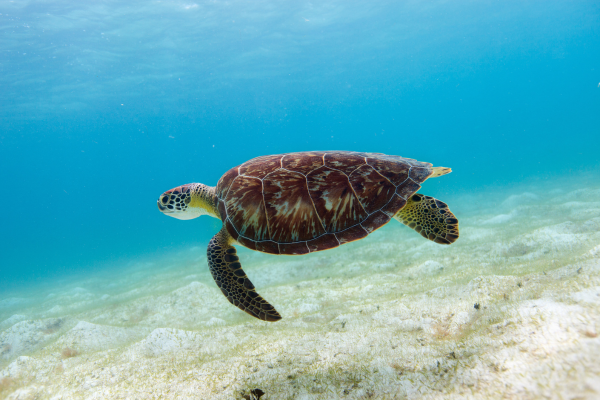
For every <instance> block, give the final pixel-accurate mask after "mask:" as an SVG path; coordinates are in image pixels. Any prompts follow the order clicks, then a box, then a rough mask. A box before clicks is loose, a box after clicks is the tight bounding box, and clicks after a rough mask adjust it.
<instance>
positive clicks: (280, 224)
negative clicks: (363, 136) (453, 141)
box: [216, 151, 433, 254]
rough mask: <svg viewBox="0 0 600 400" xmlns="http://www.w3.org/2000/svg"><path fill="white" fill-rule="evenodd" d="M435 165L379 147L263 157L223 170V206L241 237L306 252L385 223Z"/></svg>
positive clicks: (266, 247) (258, 246) (282, 250)
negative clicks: (381, 150) (390, 153)
mask: <svg viewBox="0 0 600 400" xmlns="http://www.w3.org/2000/svg"><path fill="white" fill-rule="evenodd" d="M432 173H433V169H432V167H431V164H429V163H423V162H419V161H415V160H412V159H410V158H403V157H399V156H388V155H385V154H379V153H356V152H349V151H327V152H324V151H311V152H301V153H288V154H278V155H272V156H263V157H257V158H254V159H252V160H250V161H247V162H245V163H244V164H242V165H239V166H237V167H234V168H232V169H230V170H229V171H227V172H226V173H225V174H224V175H223V176H222V177H221V179H220V180H219V183H218V184H217V189H216V192H217V197H218V209H219V214H220V217H221V219H222V220H223V223H224V224H225V226H226V229H227V231H228V232H229V234H230V235H231V236H232V237H233V238H234V239H235V240H236V241H237V242H238V243H240V244H242V245H244V246H246V247H248V248H250V249H253V250H258V251H262V252H265V253H272V254H306V253H310V252H313V251H320V250H327V249H331V248H333V247H337V246H339V245H341V244H344V243H348V242H352V241H354V240H358V239H362V238H364V237H365V236H367V235H368V234H369V233H371V232H373V231H374V230H376V229H378V228H380V227H382V226H383V225H385V224H386V223H387V222H388V221H389V220H390V219H391V218H392V217H393V216H394V214H396V213H397V212H398V210H400V209H401V208H402V207H404V206H405V205H406V200H407V199H408V198H410V196H412V195H413V194H414V193H415V192H416V191H417V190H419V188H420V187H421V186H420V184H421V183H422V182H423V181H424V180H425V179H427V178H428V177H429V176H430V175H431V174H432Z"/></svg>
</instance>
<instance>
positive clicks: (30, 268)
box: [0, 0, 600, 320]
mask: <svg viewBox="0 0 600 400" xmlns="http://www.w3.org/2000/svg"><path fill="white" fill-rule="evenodd" d="M599 117H600V2H598V1H586V0H580V1H561V0H550V1H543V2H541V1H525V2H524V1H488V0H484V1H467V0H458V1H412V0H411V1H388V0H381V1H355V0H346V1H339V0H323V1H303V0H299V1H274V0H259V1H241V0H228V1H220V0H210V1H199V0H189V1H179V0H173V1H170V0H167V1H138V0H132V1H122V0H106V1H89V2H73V1H65V0H49V1H39V0H15V1H3V2H1V3H0V182H1V187H2V188H3V196H2V199H3V204H2V208H3V210H2V212H1V216H0V235H1V238H0V272H1V275H0V276H1V278H0V300H1V299H5V298H20V297H22V296H23V293H28V296H31V293H32V292H35V291H36V290H38V288H40V289H39V290H42V291H43V290H46V289H47V288H48V287H55V288H60V286H61V285H66V284H69V282H76V281H77V280H80V279H86V278H88V277H90V276H108V277H109V276H110V274H112V273H113V272H115V273H116V272H118V271H122V270H123V268H127V266H128V265H129V266H130V265H139V263H144V262H155V261H156V260H163V259H164V258H165V257H166V258H169V257H172V255H173V254H177V252H178V251H181V250H182V249H188V248H193V247H198V248H199V249H200V250H199V254H202V252H203V250H202V249H204V247H205V246H206V244H207V243H208V241H209V240H210V238H211V237H212V235H214V233H215V232H217V231H218V229H219V227H220V223H219V222H218V221H217V220H215V219H211V218H208V217H203V218H200V219H198V220H194V221H178V220H176V219H172V218H166V217H165V216H164V215H162V214H161V213H160V212H159V211H158V210H157V207H156V200H157V198H158V196H159V195H160V194H161V193H162V192H163V191H165V190H167V189H170V188H173V187H175V186H178V185H181V184H185V183H190V182H202V183H205V184H208V185H211V186H214V185H215V184H216V183H217V181H218V179H219V177H220V176H221V175H222V174H223V173H224V172H225V171H227V170H228V169H229V168H231V167H233V166H235V165H238V164H240V163H242V162H244V161H246V160H248V159H250V158H253V157H256V156H260V155H266V154H276V153H285V152H295V151H305V150H354V151H370V152H381V153H387V154H395V155H401V156H404V157H410V158H415V159H418V160H420V161H427V162H431V163H433V164H434V165H440V166H447V167H451V168H452V169H453V173H452V174H450V175H448V176H446V177H444V178H443V179H442V178H440V179H436V180H431V181H428V182H427V183H426V185H425V186H424V188H423V190H422V192H426V193H427V194H429V195H432V196H435V197H437V198H440V199H442V200H445V201H448V202H449V201H450V200H451V199H479V198H480V197H477V195H478V194H479V193H482V192H495V193H503V192H506V193H509V192H511V190H512V188H515V187H520V188H523V190H527V187H528V186H529V185H546V187H548V188H549V190H550V189H553V188H555V186H561V185H564V184H565V182H568V183H570V184H571V185H572V186H571V187H573V186H574V187H578V183H577V182H579V181H578V180H580V179H581V182H582V184H585V185H588V184H590V182H600V173H599V172H600V157H599V148H600V118H599ZM582 177H585V178H582ZM425 188H426V189H425ZM569 190H571V189H569ZM469 196H471V197H469ZM501 200H503V199H499V201H501ZM473 201H474V202H473V204H464V203H462V204H456V203H455V204H450V205H451V208H452V207H454V208H453V209H457V210H459V211H464V212H469V210H470V209H476V208H478V207H481V206H482V204H477V203H476V201H475V200H473ZM504 212H507V211H506V210H505V211H504ZM457 215H458V216H459V218H460V215H459V214H457ZM171 261H173V260H171ZM175 261H176V260H175ZM194 268H196V267H194ZM197 268H198V270H202V271H204V272H205V269H206V268H207V267H206V265H204V264H203V263H199V264H198V265H197ZM44 293H46V292H44ZM25 297H26V296H25ZM0 312H2V313H3V314H2V315H3V318H8V317H9V316H10V315H12V313H14V312H15V311H14V310H13V309H7V310H4V311H3V310H0ZM1 319H2V318H0V320H1Z"/></svg>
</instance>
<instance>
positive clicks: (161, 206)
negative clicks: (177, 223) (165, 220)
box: [156, 200, 169, 213]
mask: <svg viewBox="0 0 600 400" xmlns="http://www.w3.org/2000/svg"><path fill="white" fill-rule="evenodd" d="M156 205H157V206H158V209H159V210H160V212H163V213H166V212H168V211H169V209H168V208H167V207H165V206H163V205H162V204H160V200H158V201H157V202H156Z"/></svg>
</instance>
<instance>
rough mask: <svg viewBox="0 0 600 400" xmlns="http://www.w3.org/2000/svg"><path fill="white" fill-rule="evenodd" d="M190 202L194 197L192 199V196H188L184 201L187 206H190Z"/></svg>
mask: <svg viewBox="0 0 600 400" xmlns="http://www.w3.org/2000/svg"><path fill="white" fill-rule="evenodd" d="M190 201H192V197H191V196H187V197H186V198H185V200H183V202H184V203H185V204H190Z"/></svg>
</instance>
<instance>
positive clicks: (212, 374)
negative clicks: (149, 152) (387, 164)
mask: <svg viewBox="0 0 600 400" xmlns="http://www.w3.org/2000/svg"><path fill="white" fill-rule="evenodd" d="M580 186H581V185H578V187H577V189H576V190H570V189H569V188H568V187H567V186H566V185H561V189H560V190H551V189H552V188H551V189H548V190H544V188H535V187H528V188H527V189H526V190H527V191H525V190H520V191H519V192H518V193H522V194H517V195H514V196H508V197H507V195H506V194H505V193H501V194H498V193H488V194H477V195H473V196H472V199H474V200H482V201H478V202H477V207H476V209H474V210H473V211H472V212H471V213H469V212H468V211H465V210H467V209H468V207H465V206H464V205H463V206H462V210H463V211H461V212H460V213H459V218H460V221H461V238H460V240H459V241H458V242H457V243H455V244H454V245H452V246H438V245H436V244H434V243H431V242H429V241H426V240H423V239H422V238H421V237H420V236H419V235H416V234H415V233H414V232H412V231H411V230H409V229H406V228H405V227H403V226H402V225H400V224H396V223H395V221H392V223H390V224H389V225H388V226H386V227H384V228H382V229H381V230H379V231H378V232H376V233H374V234H372V235H370V236H369V237H368V238H367V239H365V240H363V241H360V242H357V243H352V244H349V245H345V246H343V247H341V248H338V249H333V250H331V251H327V252H323V253H316V254H310V255H307V256H303V257H290V258H286V257H277V256H267V255H261V254H259V253H256V252H251V251H247V250H240V251H239V254H240V257H241V259H242V261H243V264H244V268H245V270H246V272H247V273H248V275H249V277H250V278H251V279H252V281H253V282H254V284H255V286H256V287H257V290H258V291H259V292H260V293H261V295H263V296H264V297H265V298H266V299H268V300H269V301H270V302H271V303H272V304H273V305H274V306H275V307H276V308H277V309H278V310H279V312H280V313H281V314H282V316H283V319H282V320H281V321H279V322H277V323H266V322H263V321H259V320H256V319H253V318H252V317H249V316H247V315H246V314H244V313H243V312H241V311H239V310H238V309H237V308H235V307H233V306H231V305H230V304H229V303H228V302H227V300H226V299H225V298H224V297H223V296H222V294H221V293H220V291H219V289H218V288H217V287H216V286H215V284H214V282H213V281H212V279H211V277H210V275H209V273H208V271H207V267H206V265H205V262H206V261H205V258H203V256H201V255H199V254H200V253H201V252H202V251H203V249H196V250H193V251H189V254H188V255H187V256H186V257H188V258H185V257H183V258H182V257H181V255H180V254H178V256H177V257H172V259H177V260H182V259H183V260H186V261H182V263H181V265H178V264H173V261H172V260H170V261H165V263H164V265H162V264H161V263H159V262H156V263H155V265H146V264H145V265H143V266H139V267H138V266H134V267H132V268H134V269H133V271H130V272H129V273H127V274H126V275H124V277H123V279H112V277H111V279H110V280H109V281H110V282H111V283H110V284H104V283H103V285H104V286H102V289H99V291H98V292H96V293H93V292H91V291H88V290H86V289H81V288H92V287H99V286H101V285H100V284H97V285H96V284H94V281H93V279H95V278H88V279H87V280H86V282H82V283H77V285H79V289H77V288H75V289H65V290H64V291H62V292H61V290H60V288H57V287H53V295H52V296H50V297H42V296H46V294H43V293H42V294H40V297H41V298H42V299H46V300H45V303H44V304H43V305H40V306H39V307H37V308H36V307H35V306H34V304H38V303H39V302H36V301H29V300H28V301H27V302H21V303H19V302H18V301H15V300H11V299H9V300H7V301H5V302H4V303H2V304H5V305H6V307H5V308H4V310H10V311H6V314H5V316H3V318H4V321H3V322H2V324H0V329H1V331H0V353H1V354H2V355H1V356H0V397H1V396H4V397H6V398H9V399H17V398H19V399H21V398H31V399H33V398H56V399H59V398H60V399H76V398H88V399H118V398H159V397H160V398H173V399H175V398H203V399H242V398H247V397H243V396H249V394H250V393H252V391H253V390H255V389H260V390H261V391H264V393H265V394H264V396H263V397H261V399H262V400H265V399H266V400H269V399H365V398H377V399H401V398H407V399H463V398H473V399H490V398H491V399H493V398H498V399H500V398H518V399H537V398H578V399H596V398H600V383H599V382H600V363H598V361H597V360H598V359H600V336H599V335H598V333H599V330H600V322H599V321H600V233H599V232H600V213H598V211H599V210H600V208H599V207H598V202H597V198H598V196H599V195H600V190H599V189H597V188H589V189H588V188H585V189H580V188H579V187H580ZM529 191H531V192H529ZM533 193H540V195H536V194H533ZM542 193H543V195H542ZM485 196H488V197H487V199H488V200H489V201H483V200H486V197H485ZM498 199H499V200H498ZM502 199H505V200H502ZM446 200H447V201H448V202H449V204H453V203H452V201H451V200H452V199H446ZM486 205H487V206H486ZM486 207H487V208H486ZM454 209H455V208H454V207H453V210H454ZM456 209H459V210H460V209H461V206H460V205H458V206H457V207H456ZM201 222H202V221H200V223H201ZM190 260H192V261H190ZM193 260H195V261H193ZM197 264H200V265H198V266H196V265H197ZM188 265H193V266H194V267H193V268H190V267H188ZM167 266H168V268H167ZM97 279H98V281H99V283H102V282H104V281H102V279H103V278H100V277H99V278H97ZM114 282H118V283H114ZM74 285H75V284H74ZM108 293H110V294H108ZM15 298H17V297H15ZM0 301H1V300H0ZM56 307H58V308H56ZM50 313H51V314H52V316H53V317H54V318H48V319H42V320H40V319H37V318H39V316H44V315H49V314H50ZM11 315H12V316H11ZM59 321H60V322H59ZM67 350H68V351H67ZM2 352H4V353H2Z"/></svg>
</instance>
